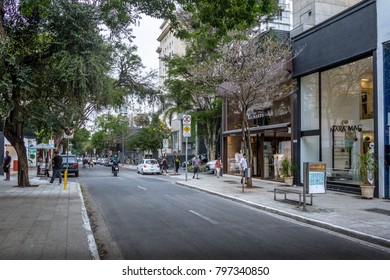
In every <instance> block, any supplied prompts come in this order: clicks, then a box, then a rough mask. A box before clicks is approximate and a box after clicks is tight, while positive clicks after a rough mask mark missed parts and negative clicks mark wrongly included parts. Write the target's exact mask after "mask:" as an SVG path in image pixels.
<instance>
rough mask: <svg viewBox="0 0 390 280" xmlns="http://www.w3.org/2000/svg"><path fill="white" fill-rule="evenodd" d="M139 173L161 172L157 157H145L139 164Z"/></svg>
mask: <svg viewBox="0 0 390 280" xmlns="http://www.w3.org/2000/svg"><path fill="white" fill-rule="evenodd" d="M137 173H141V174H142V175H143V174H145V173H149V174H153V173H156V174H160V165H159V164H158V162H157V160H156V159H150V158H147V159H143V160H141V162H140V163H139V164H138V165H137Z"/></svg>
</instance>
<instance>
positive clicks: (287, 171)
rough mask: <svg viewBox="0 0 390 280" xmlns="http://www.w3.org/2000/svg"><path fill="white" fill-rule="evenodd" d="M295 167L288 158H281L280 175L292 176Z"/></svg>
mask: <svg viewBox="0 0 390 280" xmlns="http://www.w3.org/2000/svg"><path fill="white" fill-rule="evenodd" d="M296 169H297V166H296V165H295V163H294V162H292V161H291V160H290V159H288V158H284V159H283V160H282V175H283V177H290V176H293V174H294V173H295V171H296Z"/></svg>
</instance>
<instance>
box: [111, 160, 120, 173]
mask: <svg viewBox="0 0 390 280" xmlns="http://www.w3.org/2000/svg"><path fill="white" fill-rule="evenodd" d="M115 167H118V171H119V164H118V161H117V160H116V159H114V160H113V161H112V168H111V170H112V173H114V170H115Z"/></svg>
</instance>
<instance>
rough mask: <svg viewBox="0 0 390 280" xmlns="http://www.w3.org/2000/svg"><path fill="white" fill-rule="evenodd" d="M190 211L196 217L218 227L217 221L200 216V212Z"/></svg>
mask: <svg viewBox="0 0 390 280" xmlns="http://www.w3.org/2000/svg"><path fill="white" fill-rule="evenodd" d="M188 211H189V212H190V213H192V214H194V215H196V216H198V217H200V218H202V219H204V220H206V221H208V222H210V223H212V224H214V225H217V224H218V222H217V221H214V220H212V219H210V218H209V217H206V216H203V215H202V214H199V213H198V212H196V211H194V210H188Z"/></svg>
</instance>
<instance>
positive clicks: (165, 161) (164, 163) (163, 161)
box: [161, 157, 168, 174]
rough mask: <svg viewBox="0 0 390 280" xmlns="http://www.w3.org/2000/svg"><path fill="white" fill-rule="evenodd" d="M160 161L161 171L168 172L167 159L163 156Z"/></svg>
mask: <svg viewBox="0 0 390 280" xmlns="http://www.w3.org/2000/svg"><path fill="white" fill-rule="evenodd" d="M161 163H162V168H163V173H165V174H168V161H167V158H165V157H164V158H163V160H162V162H161Z"/></svg>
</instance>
